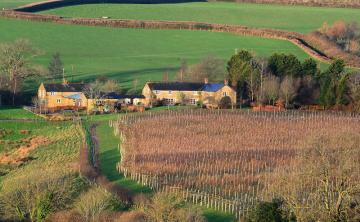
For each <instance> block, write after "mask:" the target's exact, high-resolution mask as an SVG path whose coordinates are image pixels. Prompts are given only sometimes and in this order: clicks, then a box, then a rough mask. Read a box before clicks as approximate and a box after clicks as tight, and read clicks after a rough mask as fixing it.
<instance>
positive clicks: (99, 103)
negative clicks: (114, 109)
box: [96, 100, 105, 106]
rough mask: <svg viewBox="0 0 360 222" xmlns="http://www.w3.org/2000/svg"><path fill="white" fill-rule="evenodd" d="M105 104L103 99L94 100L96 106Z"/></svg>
mask: <svg viewBox="0 0 360 222" xmlns="http://www.w3.org/2000/svg"><path fill="white" fill-rule="evenodd" d="M104 104H105V101H104V100H96V105H97V106H103V105H104Z"/></svg>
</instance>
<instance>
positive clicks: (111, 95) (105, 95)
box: [99, 92, 145, 99]
mask: <svg viewBox="0 0 360 222" xmlns="http://www.w3.org/2000/svg"><path fill="white" fill-rule="evenodd" d="M99 98H101V99H144V98H145V97H144V96H143V95H125V94H119V93H116V92H110V93H101V94H100V96H99Z"/></svg>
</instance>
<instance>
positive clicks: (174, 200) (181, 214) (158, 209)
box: [139, 193, 206, 222]
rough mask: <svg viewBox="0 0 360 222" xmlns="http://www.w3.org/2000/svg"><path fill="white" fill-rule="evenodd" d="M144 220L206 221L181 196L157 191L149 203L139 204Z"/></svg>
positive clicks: (159, 221) (161, 221) (155, 221)
mask: <svg viewBox="0 0 360 222" xmlns="http://www.w3.org/2000/svg"><path fill="white" fill-rule="evenodd" d="M139 212H142V213H143V215H144V217H145V221H152V222H163V221H171V222H183V221H186V222H203V221H206V220H205V218H204V217H203V216H202V215H201V213H200V212H199V211H197V210H196V209H192V208H190V207H189V206H188V205H187V204H186V203H185V201H184V199H183V198H181V197H180V196H178V195H176V194H168V193H157V194H155V196H154V197H153V198H152V200H151V202H150V203H147V204H145V205H142V206H139Z"/></svg>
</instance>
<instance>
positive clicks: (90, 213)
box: [75, 187, 123, 221]
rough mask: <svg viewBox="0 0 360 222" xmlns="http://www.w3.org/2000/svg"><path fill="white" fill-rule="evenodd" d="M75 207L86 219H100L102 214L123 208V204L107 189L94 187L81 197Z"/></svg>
mask: <svg viewBox="0 0 360 222" xmlns="http://www.w3.org/2000/svg"><path fill="white" fill-rule="evenodd" d="M75 208H76V210H77V212H78V213H79V214H80V215H81V216H82V217H83V218H84V219H85V220H86V221H98V219H99V218H100V215H101V214H103V213H105V212H107V211H114V210H119V209H122V208H123V205H122V204H121V202H120V201H118V200H117V199H116V198H115V197H114V196H113V195H112V194H111V193H110V192H107V191H106V190H105V189H103V188H100V187H92V188H91V189H89V190H88V191H87V192H86V193H83V194H82V195H81V196H80V197H79V199H78V201H77V202H76V204H75Z"/></svg>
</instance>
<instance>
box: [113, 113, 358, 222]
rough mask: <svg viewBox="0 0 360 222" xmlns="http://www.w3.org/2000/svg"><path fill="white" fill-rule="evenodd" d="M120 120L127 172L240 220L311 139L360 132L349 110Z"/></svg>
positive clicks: (122, 167)
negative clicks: (278, 171) (340, 112)
mask: <svg viewBox="0 0 360 222" xmlns="http://www.w3.org/2000/svg"><path fill="white" fill-rule="evenodd" d="M119 118H120V119H118V120H117V121H114V122H111V125H113V126H115V125H117V126H118V127H116V128H115V133H116V134H117V135H118V136H119V137H120V139H121V141H122V144H121V150H120V152H121V156H122V161H121V162H120V163H119V165H118V170H119V171H120V172H122V173H123V174H124V175H125V176H126V177H130V178H132V179H134V180H136V181H138V182H140V183H142V184H144V185H147V186H149V187H151V188H152V189H154V190H165V191H171V192H178V193H179V194H181V195H183V197H184V198H186V199H187V200H189V201H191V202H193V203H197V204H200V205H202V206H205V207H209V208H214V209H217V210H221V211H225V212H228V213H232V214H234V215H236V217H237V218H241V217H242V216H244V215H245V214H246V213H247V211H248V209H249V208H250V207H251V206H252V205H253V204H255V203H256V202H257V201H258V200H264V199H266V198H269V197H270V198H271V196H272V193H271V192H269V190H270V189H269V187H270V186H271V185H272V184H273V180H274V178H275V177H274V175H275V174H276V172H277V169H282V168H284V167H285V166H290V165H292V164H293V163H294V164H295V156H296V155H297V154H298V153H299V152H301V151H302V150H306V149H308V148H309V144H308V143H307V141H309V140H310V139H312V138H320V137H321V138H337V136H338V135H340V134H349V133H360V124H359V123H360V119H359V118H358V117H357V116H354V115H350V114H331V113H300V112H284V113H261V112H244V111H203V110H195V111H194V110H193V111H181V112H166V113H156V114H152V113H147V114H143V115H138V116H121V117H119ZM315 185H316V184H315Z"/></svg>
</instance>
